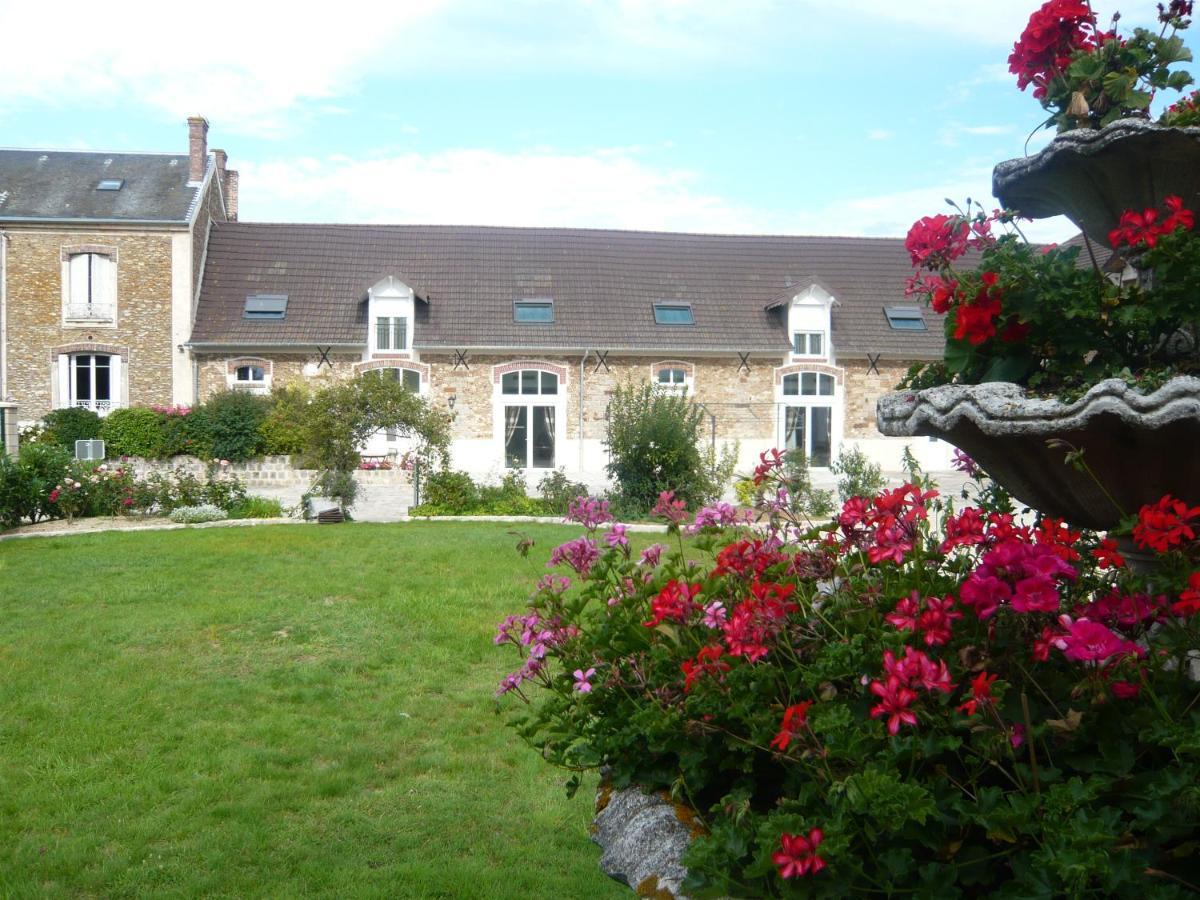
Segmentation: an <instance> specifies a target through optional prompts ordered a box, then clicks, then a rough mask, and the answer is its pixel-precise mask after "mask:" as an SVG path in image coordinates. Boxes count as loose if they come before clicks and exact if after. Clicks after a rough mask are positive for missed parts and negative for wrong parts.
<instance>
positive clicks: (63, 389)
mask: <svg viewBox="0 0 1200 900" xmlns="http://www.w3.org/2000/svg"><path fill="white" fill-rule="evenodd" d="M74 392H75V385H74V384H73V383H72V382H71V357H69V356H67V355H66V354H65V353H64V354H62V355H61V356H59V357H58V407H59V409H63V408H65V407H68V406H71V405H72V401H73V400H74V399H75V398H74V396H73V395H74Z"/></svg>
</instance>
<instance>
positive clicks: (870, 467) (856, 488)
mask: <svg viewBox="0 0 1200 900" xmlns="http://www.w3.org/2000/svg"><path fill="white" fill-rule="evenodd" d="M831 471H832V472H833V474H834V475H840V476H841V477H840V478H838V483H837V489H838V495H839V496H840V497H841V498H842V501H843V502H845V501H846V500H849V499H850V498H851V497H874V496H875V495H876V494H878V493H879V492H880V491H882V490H883V489H884V488H885V487H887V479H886V478H884V477H883V470H882V469H880V468H879V465H878V464H877V463H873V462H871V461H870V460H869V459H867V455H866V454H865V453H863V452H862V450H860V449H859V448H858V447H851V448H850V449H849V450H843V451H842V452H841V453H839V454H838V458H837V461H836V462H835V463H834V464H833V466H832V468H831Z"/></svg>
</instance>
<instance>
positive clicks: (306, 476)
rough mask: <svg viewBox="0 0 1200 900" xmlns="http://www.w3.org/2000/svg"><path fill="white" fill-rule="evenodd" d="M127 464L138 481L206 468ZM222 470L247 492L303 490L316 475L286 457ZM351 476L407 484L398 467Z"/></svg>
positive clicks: (199, 464)
mask: <svg viewBox="0 0 1200 900" xmlns="http://www.w3.org/2000/svg"><path fill="white" fill-rule="evenodd" d="M129 464H130V465H131V466H132V467H133V471H134V472H135V473H136V474H137V476H138V477H139V478H144V477H145V476H147V475H149V474H151V473H154V472H158V473H161V474H168V473H170V472H174V471H175V470H176V469H179V470H182V471H184V472H187V473H189V474H192V475H195V476H196V477H198V478H203V477H204V476H205V473H206V472H207V470H208V465H209V464H208V463H207V462H205V461H203V460H199V459H196V457H194V456H176V457H174V458H173V459H138V458H132V459H129ZM223 471H226V472H228V473H229V474H231V475H236V476H237V477H238V479H240V480H241V482H242V483H243V484H244V485H245V486H246V488H247V489H248V490H250V491H254V490H256V489H258V490H261V489H263V488H290V487H304V488H307V487H308V485H309V484H311V483H312V480H313V479H314V478H315V477H316V474H317V473H316V471H315V470H313V469H299V468H295V467H293V465H292V458H291V457H290V456H264V457H262V458H260V459H252V460H249V461H248V462H244V463H231V464H230V465H229V466H226V467H224V468H223ZM354 477H355V480H356V481H358V483H359V485H360V486H365V485H373V484H379V485H407V484H408V483H409V482H410V481H411V477H410V475H409V473H408V472H406V471H404V470H403V469H400V468H395V469H373V470H366V469H359V470H358V471H356V472H355V473H354Z"/></svg>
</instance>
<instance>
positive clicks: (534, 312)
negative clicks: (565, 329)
mask: <svg viewBox="0 0 1200 900" xmlns="http://www.w3.org/2000/svg"><path fill="white" fill-rule="evenodd" d="M513 321H514V322H520V323H521V324H524V325H552V324H554V301H553V300H541V299H539V300H514V301H513Z"/></svg>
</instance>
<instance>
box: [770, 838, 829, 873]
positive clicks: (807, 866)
mask: <svg viewBox="0 0 1200 900" xmlns="http://www.w3.org/2000/svg"><path fill="white" fill-rule="evenodd" d="M824 839H825V835H824V833H823V832H822V831H821V829H820V828H814V829H813V830H812V831H810V832H809V833H808V837H805V836H804V835H802V834H781V835H780V836H779V846H780V850H779V851H778V852H777V853H774V854H772V855H771V862H773V863H775V865H776V866H777V867H778V868H779V876H780V877H781V878H800V877H802V876H804V875H816V874H817V873H818V872H820V871H821V870H822V869H824V868H825V860H823V859H821V857H819V856H817V848H818V847H820V846H821V841H823V840H824Z"/></svg>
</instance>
